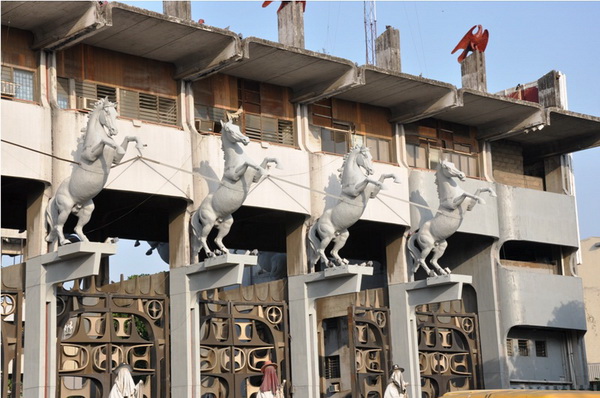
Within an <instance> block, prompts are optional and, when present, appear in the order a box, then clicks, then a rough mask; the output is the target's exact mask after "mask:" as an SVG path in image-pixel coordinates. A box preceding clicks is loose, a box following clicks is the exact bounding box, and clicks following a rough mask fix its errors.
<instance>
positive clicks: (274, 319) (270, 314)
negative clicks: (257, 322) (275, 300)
mask: <svg viewBox="0 0 600 398" xmlns="http://www.w3.org/2000/svg"><path fill="white" fill-rule="evenodd" d="M265 312H266V314H267V320H268V321H269V322H271V323H272V324H273V325H277V324H279V323H280V322H281V320H282V319H283V312H281V308H279V307H275V306H271V307H268V308H267V310H266V311H265Z"/></svg>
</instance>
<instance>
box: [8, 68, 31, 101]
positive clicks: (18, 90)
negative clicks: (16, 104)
mask: <svg viewBox="0 0 600 398" xmlns="http://www.w3.org/2000/svg"><path fill="white" fill-rule="evenodd" d="M2 96H4V97H12V98H15V99H21V100H27V101H34V100H35V87H34V72H32V71H28V70H23V69H17V68H13V67H10V66H6V65H2Z"/></svg>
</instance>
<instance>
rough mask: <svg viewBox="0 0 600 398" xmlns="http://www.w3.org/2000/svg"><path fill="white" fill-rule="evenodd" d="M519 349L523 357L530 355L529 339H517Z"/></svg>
mask: <svg viewBox="0 0 600 398" xmlns="http://www.w3.org/2000/svg"><path fill="white" fill-rule="evenodd" d="M517 349H518V352H519V355H520V356H522V357H528V356H529V340H521V339H519V340H517Z"/></svg>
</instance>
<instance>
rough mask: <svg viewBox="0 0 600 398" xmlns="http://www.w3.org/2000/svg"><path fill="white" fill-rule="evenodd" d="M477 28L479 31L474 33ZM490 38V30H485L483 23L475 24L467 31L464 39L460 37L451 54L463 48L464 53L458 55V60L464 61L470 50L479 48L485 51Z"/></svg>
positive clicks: (478, 49)
mask: <svg viewBox="0 0 600 398" xmlns="http://www.w3.org/2000/svg"><path fill="white" fill-rule="evenodd" d="M475 28H477V32H475V33H473V31H474V30H475ZM488 39H489V33H488V30H487V29H486V30H483V28H482V27H481V25H475V26H473V27H472V28H471V29H470V30H469V31H468V32H467V34H465V35H464V37H463V38H462V39H460V41H459V42H458V44H457V45H456V47H454V50H452V52H451V53H450V54H454V53H455V52H456V51H458V50H463V52H462V54H460V55H459V56H458V62H459V63H460V62H462V61H464V59H465V58H466V57H467V53H468V52H469V51H475V50H477V51H479V52H484V51H485V48H486V47H487V43H488Z"/></svg>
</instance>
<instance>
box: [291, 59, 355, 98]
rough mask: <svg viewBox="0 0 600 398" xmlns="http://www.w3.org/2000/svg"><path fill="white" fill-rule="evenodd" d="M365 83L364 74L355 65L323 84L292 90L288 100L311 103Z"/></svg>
mask: <svg viewBox="0 0 600 398" xmlns="http://www.w3.org/2000/svg"><path fill="white" fill-rule="evenodd" d="M364 84H365V77H364V74H362V73H360V69H358V68H357V67H354V68H351V69H348V70H347V71H346V72H345V73H343V74H342V75H341V76H339V77H338V78H337V79H335V80H334V81H329V82H326V83H325V84H319V85H313V86H309V87H307V88H305V89H301V90H298V91H295V92H294V97H293V98H292V99H291V100H290V102H293V103H300V104H311V103H313V102H317V101H320V100H322V99H323V98H329V97H332V96H334V95H336V94H339V93H342V92H344V91H346V90H350V89H351V88H353V87H357V86H362V85H364Z"/></svg>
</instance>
